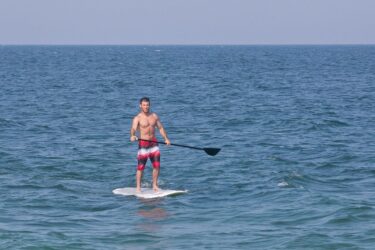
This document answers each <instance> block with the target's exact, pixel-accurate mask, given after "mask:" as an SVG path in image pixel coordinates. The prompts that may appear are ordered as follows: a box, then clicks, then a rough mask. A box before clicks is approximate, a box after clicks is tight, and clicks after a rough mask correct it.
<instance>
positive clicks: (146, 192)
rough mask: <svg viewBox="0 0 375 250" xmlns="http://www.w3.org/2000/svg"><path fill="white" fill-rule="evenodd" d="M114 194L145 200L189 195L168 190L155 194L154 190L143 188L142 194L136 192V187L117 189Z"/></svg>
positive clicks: (180, 191)
mask: <svg viewBox="0 0 375 250" xmlns="http://www.w3.org/2000/svg"><path fill="white" fill-rule="evenodd" d="M112 193H114V194H120V195H125V196H136V197H138V198H143V199H155V198H160V197H165V196H173V195H179V194H185V193H187V190H168V189H160V188H159V191H158V192H155V191H154V190H153V189H152V188H142V191H141V192H140V193H138V192H136V188H134V187H125V188H116V189H114V190H113V191H112Z"/></svg>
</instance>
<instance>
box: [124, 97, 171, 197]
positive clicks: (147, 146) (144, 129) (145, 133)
mask: <svg viewBox="0 0 375 250" xmlns="http://www.w3.org/2000/svg"><path fill="white" fill-rule="evenodd" d="M139 107H140V109H141V112H140V113H139V114H138V115H137V116H135V117H134V119H133V123H132V127H131V130H130V141H132V142H133V141H136V140H138V141H139V143H138V156H137V159H138V167H137V175H136V181H137V192H141V181H142V174H143V170H144V169H145V166H146V162H147V159H148V158H150V160H151V163H152V166H153V171H152V187H153V189H154V191H155V192H157V191H158V190H159V187H158V177H159V170H160V151H159V146H158V143H157V140H156V137H155V127H157V128H158V129H159V132H160V134H161V135H162V136H163V138H164V141H165V143H166V144H167V145H170V144H171V142H170V141H169V139H168V137H167V133H166V132H165V130H164V128H163V125H162V124H161V122H160V120H159V117H158V116H157V115H156V114H155V113H151V112H150V99H149V98H147V97H143V98H142V99H141V100H140V102H139ZM137 130H139V136H140V138H139V139H138V137H137V136H136V135H135V133H136V131H137ZM141 139H144V140H151V141H152V142H149V141H142V140H141Z"/></svg>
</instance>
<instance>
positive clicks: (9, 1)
mask: <svg viewBox="0 0 375 250" xmlns="http://www.w3.org/2000/svg"><path fill="white" fill-rule="evenodd" d="M374 13H375V0H133V1H130V0H0V44H353V43H354V44H375V28H374V27H375V14H374Z"/></svg>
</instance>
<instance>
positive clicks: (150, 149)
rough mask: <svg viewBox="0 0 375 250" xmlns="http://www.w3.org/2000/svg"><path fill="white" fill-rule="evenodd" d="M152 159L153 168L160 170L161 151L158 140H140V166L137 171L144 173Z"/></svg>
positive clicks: (138, 156)
mask: <svg viewBox="0 0 375 250" xmlns="http://www.w3.org/2000/svg"><path fill="white" fill-rule="evenodd" d="M149 158H150V160H151V163H152V167H153V168H157V169H159V168H160V150H159V144H158V142H157V140H156V138H153V139H152V142H149V141H142V140H139V142H138V155H137V159H138V166H137V170H140V171H143V170H144V169H145V167H146V162H147V160H148V159H149Z"/></svg>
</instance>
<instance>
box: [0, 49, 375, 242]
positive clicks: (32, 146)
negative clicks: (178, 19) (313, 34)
mask: <svg viewBox="0 0 375 250" xmlns="http://www.w3.org/2000/svg"><path fill="white" fill-rule="evenodd" d="M374 58H375V46H0V249H374V246H375V130H374V124H375V60H374ZM142 96H148V97H150V98H151V106H152V110H153V111H154V112H156V113H157V114H158V115H159V116H160V118H161V121H162V123H163V124H164V127H165V129H166V131H167V133H168V135H169V138H170V139H171V141H172V143H173V142H174V143H179V144H186V145H191V146H198V147H219V148H221V151H220V153H219V154H218V155H216V156H214V157H212V156H208V155H207V154H205V152H204V151H198V150H191V149H185V148H179V147H173V146H170V147H166V146H164V145H161V146H160V147H161V152H162V159H161V165H162V166H161V175H160V186H161V188H165V189H167V188H169V189H187V190H189V192H188V194H185V195H180V196H175V197H166V198H162V199H156V200H142V199H137V198H135V197H125V196H118V195H114V194H112V190H113V189H115V188H119V187H129V186H134V185H135V170H136V163H137V162H136V153H137V145H136V143H130V142H129V130H130V124H131V120H132V118H133V117H134V115H136V114H137V113H138V112H139V107H138V100H139V99H140V98H141V97H142ZM158 137H159V138H161V136H160V135H159V134H158ZM151 169H152V167H151V165H150V163H148V165H147V168H146V170H145V176H144V179H143V186H145V187H148V186H150V185H151Z"/></svg>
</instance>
